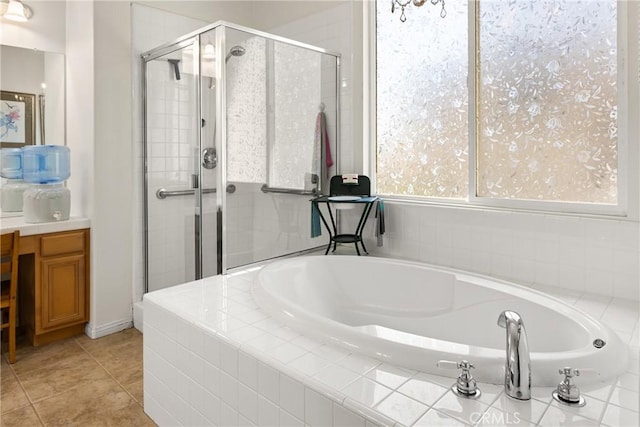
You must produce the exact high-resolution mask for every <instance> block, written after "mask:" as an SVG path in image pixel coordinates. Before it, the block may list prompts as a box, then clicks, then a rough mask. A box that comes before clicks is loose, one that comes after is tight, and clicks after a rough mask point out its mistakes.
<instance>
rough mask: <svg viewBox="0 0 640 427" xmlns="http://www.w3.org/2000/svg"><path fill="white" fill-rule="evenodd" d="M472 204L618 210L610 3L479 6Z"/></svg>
mask: <svg viewBox="0 0 640 427" xmlns="http://www.w3.org/2000/svg"><path fill="white" fill-rule="evenodd" d="M477 17H478V18H477V19H478V24H479V27H478V28H479V30H478V46H479V52H478V58H479V70H478V73H479V75H478V78H477V82H478V104H477V105H478V114H477V116H478V121H479V123H478V136H477V138H478V146H477V147H478V148H477V156H478V170H477V177H478V180H477V183H478V196H480V197H492V198H517V199H533V200H550V201H571V202H588V203H599V204H616V203H617V170H618V168H617V163H618V159H617V129H618V126H617V117H616V113H617V96H616V91H617V86H616V76H617V46H616V18H617V14H616V2H615V1H614V0H606V1H602V0H582V1H579V0H570V1H558V0H555V1H524V0H517V1H480V2H479V3H478V15H477Z"/></svg>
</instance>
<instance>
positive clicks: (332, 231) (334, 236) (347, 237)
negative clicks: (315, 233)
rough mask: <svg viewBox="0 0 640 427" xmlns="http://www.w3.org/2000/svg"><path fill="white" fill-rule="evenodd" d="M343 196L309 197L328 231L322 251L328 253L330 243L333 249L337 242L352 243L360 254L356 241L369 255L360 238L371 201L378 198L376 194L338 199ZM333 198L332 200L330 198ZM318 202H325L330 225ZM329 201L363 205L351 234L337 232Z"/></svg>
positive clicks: (369, 211) (370, 207) (367, 217)
mask: <svg viewBox="0 0 640 427" xmlns="http://www.w3.org/2000/svg"><path fill="white" fill-rule="evenodd" d="M343 197H344V196H320V197H316V198H314V199H311V203H312V204H314V205H316V208H317V209H318V213H319V214H320V219H321V220H322V223H323V224H324V227H325V228H326V229H327V231H328V232H329V244H328V245H327V250H326V251H325V252H324V254H325V255H327V254H328V253H329V249H331V244H333V251H332V252H335V250H336V245H337V244H338V243H353V244H354V245H355V247H356V253H357V254H358V256H360V249H358V243H360V244H361V245H362V249H363V250H364V253H365V254H367V255H369V252H367V248H366V247H365V246H364V241H363V240H362V232H363V231H364V226H365V225H366V224H367V219H369V214H370V213H371V209H372V208H373V203H374V202H375V201H377V200H378V199H379V197H378V196H365V197H359V198H356V197H354V198H352V199H350V200H340V199H341V198H343ZM332 199H333V200H332ZM319 203H326V205H327V211H328V212H329V218H331V226H329V223H328V222H327V220H326V219H325V217H324V215H323V214H322V210H321V209H320V206H319ZM331 203H338V204H342V203H350V204H354V203H355V204H361V205H363V206H364V208H363V209H362V215H360V221H358V226H357V227H356V230H355V232H354V233H353V234H338V230H337V227H336V221H335V219H334V217H333V213H332V212H331Z"/></svg>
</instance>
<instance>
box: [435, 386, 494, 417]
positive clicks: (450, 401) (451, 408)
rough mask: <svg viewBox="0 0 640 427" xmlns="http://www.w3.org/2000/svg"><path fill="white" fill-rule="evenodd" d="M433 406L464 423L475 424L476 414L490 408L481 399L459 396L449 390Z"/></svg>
mask: <svg viewBox="0 0 640 427" xmlns="http://www.w3.org/2000/svg"><path fill="white" fill-rule="evenodd" d="M433 408H434V409H437V410H438V411H439V412H441V413H443V414H446V415H448V416H450V417H453V418H456V419H457V420H460V421H462V422H463V423H467V424H473V423H474V421H475V420H474V417H476V416H477V415H475V414H478V413H480V414H483V413H484V412H485V411H486V410H487V409H489V405H486V404H484V403H482V402H480V401H479V400H473V399H464V398H460V397H457V396H456V395H455V394H453V392H452V391H448V392H447V393H446V394H445V395H444V397H442V398H441V399H440V400H438V401H437V402H436V403H435V404H434V405H433Z"/></svg>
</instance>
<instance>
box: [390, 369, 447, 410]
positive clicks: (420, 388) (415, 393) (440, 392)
mask: <svg viewBox="0 0 640 427" xmlns="http://www.w3.org/2000/svg"><path fill="white" fill-rule="evenodd" d="M448 391H449V389H448V388H446V387H443V386H441V385H438V384H434V383H432V382H430V381H429V380H423V379H420V377H419V376H416V377H415V378H412V379H410V380H409V381H407V382H406V383H404V384H403V385H402V386H400V387H399V388H398V392H400V393H402V394H404V395H406V396H409V397H411V398H412V399H415V400H417V401H418V402H422V403H424V404H425V405H429V406H432V405H433V404H434V403H435V402H437V401H438V400H440V398H441V397H442V396H444V394H445V393H446V392H448Z"/></svg>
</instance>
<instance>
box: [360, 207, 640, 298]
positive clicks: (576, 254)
mask: <svg viewBox="0 0 640 427" xmlns="http://www.w3.org/2000/svg"><path fill="white" fill-rule="evenodd" d="M385 220H386V224H385V225H386V234H385V235H384V246H383V247H380V248H378V247H376V246H375V240H374V239H373V237H372V236H373V230H374V227H373V225H374V221H372V222H371V223H370V224H369V225H368V226H367V228H368V230H366V231H365V233H366V235H367V236H369V238H368V241H369V243H368V248H369V249H371V250H372V252H373V253H374V254H376V255H380V256H393V257H400V258H407V259H412V260H419V261H423V262H427V263H433V264H438V265H444V266H449V267H455V268H460V269H464V270H469V271H474V272H478V273H482V274H488V275H491V276H494V277H499V278H504V279H508V280H513V281H516V282H518V283H520V284H524V285H529V286H534V287H541V288H544V287H553V288H562V289H566V290H567V291H568V292H572V293H576V294H581V293H583V292H588V293H593V294H598V295H603V296H605V297H606V298H610V297H616V298H625V299H632V300H635V301H638V299H639V296H638V292H639V289H640V267H639V260H640V249H639V246H640V227H639V224H638V223H637V222H630V221H616V220H608V219H594V218H577V217H572V216H559V215H543V214H533V213H521V212H495V211H483V210H474V209H457V208H445V207H425V206H416V205H409V204H402V203H393V202H387V203H386V205H385Z"/></svg>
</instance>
